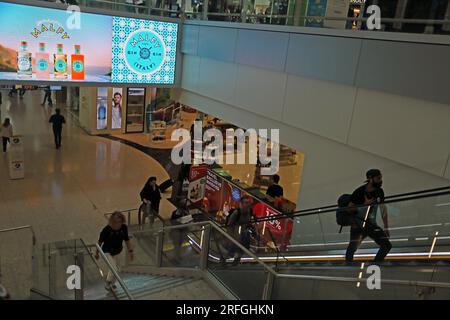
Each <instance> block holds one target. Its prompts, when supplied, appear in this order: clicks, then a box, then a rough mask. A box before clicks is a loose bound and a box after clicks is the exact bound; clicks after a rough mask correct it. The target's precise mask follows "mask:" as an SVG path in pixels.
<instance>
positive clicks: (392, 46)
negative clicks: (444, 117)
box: [356, 40, 450, 104]
mask: <svg viewBox="0 0 450 320" xmlns="http://www.w3.org/2000/svg"><path fill="white" fill-rule="evenodd" d="M356 85H357V86H358V87H362V88H366V89H372V90H379V91H384V92H389V93H393V94H398V95H403V96H409V97H414V98H418V99H423V100H430V101H434V102H437V103H444V104H450V46H448V45H447V46H445V45H430V44H420V43H404V42H395V41H376V40H364V42H363V47H362V49H361V58H360V63H359V68H358V73H357V77H356Z"/></svg>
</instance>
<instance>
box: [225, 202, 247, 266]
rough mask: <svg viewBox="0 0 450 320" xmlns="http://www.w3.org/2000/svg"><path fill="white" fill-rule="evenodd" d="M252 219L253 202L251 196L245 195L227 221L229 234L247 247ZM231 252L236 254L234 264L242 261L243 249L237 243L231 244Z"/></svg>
mask: <svg viewBox="0 0 450 320" xmlns="http://www.w3.org/2000/svg"><path fill="white" fill-rule="evenodd" d="M251 219H252V203H251V200H250V198H249V197H246V196H244V197H242V198H241V202H240V204H239V208H237V209H236V210H234V211H233V212H232V213H230V215H229V218H227V222H226V225H227V227H228V232H229V234H230V235H231V236H233V238H235V239H236V240H238V241H239V242H240V243H241V244H242V245H243V246H244V247H245V248H247V249H250V236H251V232H252V225H251V223H250V222H251ZM229 253H230V255H234V261H233V266H237V265H238V264H239V262H240V261H241V257H242V250H241V249H239V248H238V247H237V246H235V245H231V248H230V250H229Z"/></svg>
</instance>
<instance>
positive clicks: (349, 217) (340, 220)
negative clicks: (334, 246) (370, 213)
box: [336, 194, 354, 232]
mask: <svg viewBox="0 0 450 320" xmlns="http://www.w3.org/2000/svg"><path fill="white" fill-rule="evenodd" d="M351 199H352V195H351V194H343V195H341V196H340V197H339V199H338V201H337V205H338V209H337V210H336V222H337V224H338V225H340V226H341V230H340V231H339V232H341V231H342V227H347V226H350V225H352V223H353V222H354V215H353V213H351V212H348V211H347V210H346V208H347V207H348V205H349V204H350V201H351Z"/></svg>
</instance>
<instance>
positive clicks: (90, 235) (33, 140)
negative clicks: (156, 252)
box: [0, 91, 168, 243]
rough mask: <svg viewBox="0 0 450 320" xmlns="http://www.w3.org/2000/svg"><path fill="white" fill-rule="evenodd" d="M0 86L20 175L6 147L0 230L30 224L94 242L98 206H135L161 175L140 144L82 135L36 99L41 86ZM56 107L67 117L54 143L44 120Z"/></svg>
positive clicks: (49, 237) (41, 232) (48, 237)
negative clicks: (13, 176) (17, 92)
mask: <svg viewBox="0 0 450 320" xmlns="http://www.w3.org/2000/svg"><path fill="white" fill-rule="evenodd" d="M3 93H4V94H3V104H2V105H1V118H2V121H3V119H4V118H6V117H9V118H10V119H11V122H12V124H13V130H14V134H16V135H23V140H24V156H25V163H24V165H25V178H24V179H21V180H10V177H9V164H8V163H9V162H8V153H6V154H1V155H0V229H5V228H11V227H17V226H22V225H32V226H33V228H34V230H35V232H36V237H37V240H38V241H39V242H51V241H58V240H63V239H71V238H83V239H84V240H85V241H86V242H88V243H93V242H95V240H96V239H97V236H98V233H99V231H100V230H101V228H102V226H104V225H105V223H106V220H105V218H104V214H105V213H108V212H111V211H114V210H125V209H131V208H137V207H138V206H139V203H140V198H139V192H140V190H141V188H142V186H143V185H144V183H145V181H146V179H147V178H148V177H149V176H151V175H154V176H156V177H157V178H158V180H159V181H160V182H161V181H164V180H166V179H167V178H168V174H167V172H166V171H165V170H164V168H163V167H162V166H161V165H160V164H159V163H158V162H157V161H155V160H154V159H152V158H151V157H149V156H148V155H146V154H144V153H142V152H141V151H139V150H136V149H134V148H132V147H130V146H127V145H125V144H122V143H120V142H118V141H113V140H110V139H105V138H101V137H95V136H89V135H87V134H86V133H85V132H84V131H82V130H81V129H80V128H79V127H78V126H77V125H76V123H75V121H72V119H71V116H70V115H68V114H66V112H65V106H58V105H54V106H53V107H49V106H41V104H40V103H41V101H42V99H43V93H42V92H40V91H32V92H27V93H26V94H25V96H24V97H23V98H20V97H15V96H14V97H8V95H7V94H5V93H6V92H3ZM57 107H61V110H62V114H63V115H64V116H65V117H66V121H67V124H66V125H65V126H64V128H63V134H62V147H61V149H59V150H57V149H56V148H55V146H54V143H53V132H52V128H51V125H50V124H49V123H48V120H49V117H50V116H51V114H52V113H53V112H54V109H55V108H57ZM163 205H164V203H163V204H162V206H163Z"/></svg>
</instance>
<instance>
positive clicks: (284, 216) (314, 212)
mask: <svg viewBox="0 0 450 320" xmlns="http://www.w3.org/2000/svg"><path fill="white" fill-rule="evenodd" d="M445 189H448V191H442V192H433V193H426V192H421V191H420V192H419V191H418V192H414V193H410V194H415V195H413V196H410V197H404V198H401V199H395V197H393V196H391V197H386V199H387V200H385V201H384V204H389V203H399V202H404V201H411V200H416V199H423V198H431V197H436V196H442V195H448V194H450V187H445V188H442V189H441V190H445ZM392 198H394V199H392ZM363 207H367V205H359V206H353V207H344V208H339V207H338V206H337V205H334V206H328V207H322V208H316V209H305V210H299V211H295V212H292V213H282V214H279V215H276V216H269V217H263V218H257V219H254V220H253V222H254V223H257V222H264V221H272V220H279V219H293V218H297V217H303V216H311V215H317V214H324V213H330V212H336V210H337V209H342V210H346V209H349V208H363Z"/></svg>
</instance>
